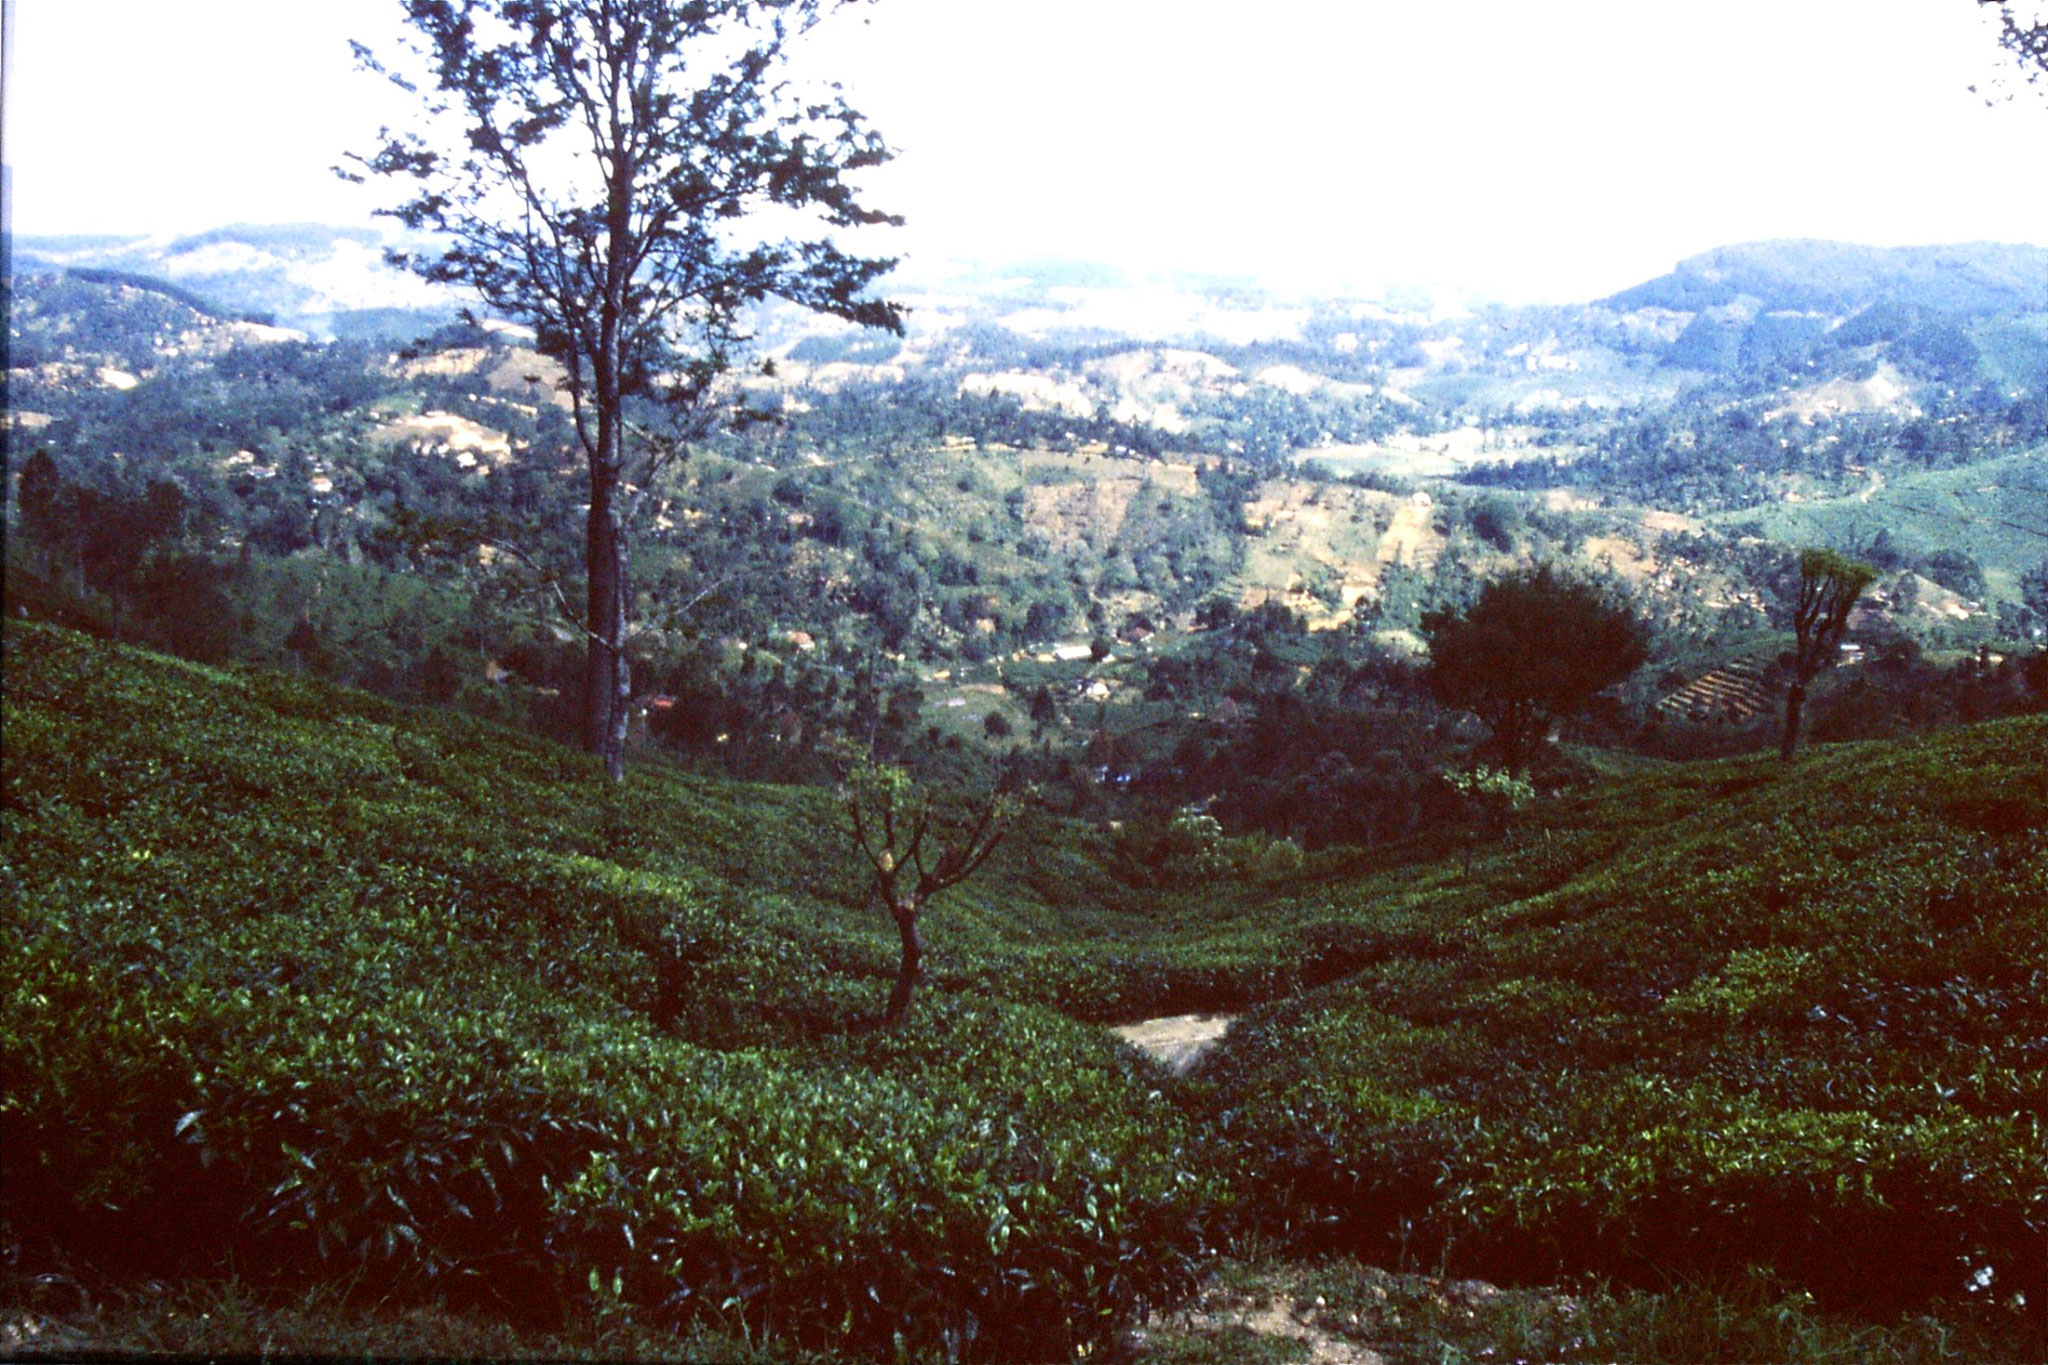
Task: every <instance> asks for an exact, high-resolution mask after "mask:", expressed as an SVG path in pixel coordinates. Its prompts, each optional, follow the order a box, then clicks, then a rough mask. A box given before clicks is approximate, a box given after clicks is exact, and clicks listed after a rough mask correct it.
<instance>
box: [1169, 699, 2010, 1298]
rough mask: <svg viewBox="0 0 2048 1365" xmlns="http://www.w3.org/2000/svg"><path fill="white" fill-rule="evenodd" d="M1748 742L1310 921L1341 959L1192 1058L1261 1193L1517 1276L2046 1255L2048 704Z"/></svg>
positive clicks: (1313, 1229)
mask: <svg viewBox="0 0 2048 1365" xmlns="http://www.w3.org/2000/svg"><path fill="white" fill-rule="evenodd" d="M1746 766H1748V765H1745V764H1742V763H1736V764H1724V765H1713V767H1711V768H1706V769H1702V770H1697V771H1696V772H1695V773H1693V774H1691V775H1687V776H1684V777H1683V778H1681V779H1680V780H1682V781H1684V782H1686V783H1693V784H1696V783H1697V782H1698V781H1699V780H1700V777H1701V776H1702V775H1703V774H1707V773H1711V772H1712V771H1714V769H1716V768H1718V769H1719V770H1721V771H1722V772H1724V773H1728V775H1729V776H1728V779H1727V780H1728V781H1729V783H1730V785H1729V789H1728V790H1727V793H1726V798H1725V799H1724V800H1723V801H1721V802H1716V803H1710V804H1707V805H1703V806H1698V807H1696V808H1695V809H1694V810H1693V811H1692V812H1691V813H1690V814H1687V815H1683V816H1681V817H1680V818H1679V819H1677V820H1676V821H1674V822H1673V823H1672V825H1671V827H1670V828H1669V829H1668V830H1667V831H1665V832H1664V834H1663V835H1662V836H1661V837H1659V838H1658V839H1656V840H1654V841H1649V842H1645V843H1643V844H1642V845H1641V846H1640V847H1637V848H1634V849H1631V848H1629V847H1627V846H1619V847H1618V851H1617V853H1616V855H1615V856H1613V857H1610V858H1607V859H1603V860H1596V861H1593V862H1591V863H1589V864H1588V865H1587V867H1586V870H1585V871H1584V872H1583V873H1580V874H1577V875H1573V876H1570V877H1568V878H1566V879H1565V880H1563V881H1562V882H1560V883H1559V884H1558V885H1556V886H1555V887H1554V888H1552V889H1548V890H1544V891H1540V892H1538V893H1537V894H1534V895H1531V896H1527V897H1526V898H1523V899H1519V900H1512V899H1511V900H1507V901H1505V902H1503V903H1500V904H1497V905H1493V906H1485V907H1481V908H1463V907H1465V906H1468V905H1469V904H1470V903H1469V902H1459V903H1457V904H1458V905H1459V906H1460V908H1457V909H1453V908H1446V909H1445V910H1444V911H1442V912H1440V919H1439V920H1438V922H1437V923H1436V924H1435V925H1434V926H1429V925H1427V924H1425V923H1420V922H1418V921H1417V920H1416V919H1415V918H1414V917H1413V916H1412V915H1410V914H1409V913H1408V911H1407V910H1405V909H1402V908H1396V907H1393V906H1391V905H1383V906H1381V907H1377V908H1375V907H1374V906H1372V905H1369V904H1368V905H1359V906H1356V907H1355V908H1354V909H1353V910H1352V911H1351V918H1350V919H1349V921H1348V925H1349V938H1350V942H1349V943H1348V944H1347V942H1346V938H1347V932H1346V931H1347V920H1346V919H1345V918H1343V917H1341V916H1339V917H1333V918H1332V919H1331V920H1329V921H1327V922H1325V923H1324V924H1322V925H1320V926H1318V927H1317V928H1316V929H1315V931H1314V935H1315V937H1316V938H1317V940H1318V942H1319V944H1320V945H1321V950H1322V951H1323V952H1324V953H1325V954H1327V955H1328V956H1329V957H1330V958H1331V959H1333V960H1337V961H1341V962H1343V963H1345V964H1347V965H1350V966H1352V967H1354V968H1355V969H1356V973H1355V975H1352V976H1350V977H1349V978H1348V979H1346V980H1344V981H1343V982H1342V983H1341V984H1339V985H1335V986H1331V987H1327V988H1325V989H1322V990H1320V991H1316V992H1311V993H1309V994H1306V995H1304V996H1301V997H1299V998H1297V999H1296V1000H1294V1001H1292V1002H1289V1003H1286V1004H1282V1005H1277V1006H1273V1007H1270V1008H1268V1009H1266V1010H1263V1011H1260V1012H1258V1013H1257V1014H1255V1015H1254V1016H1253V1018H1252V1019H1251V1020H1249V1021H1247V1022H1246V1023H1245V1024H1243V1025H1241V1026H1240V1027H1239V1028H1238V1029H1237V1030H1236V1031H1235V1032H1234V1033H1233V1034H1232V1036H1231V1039H1230V1040H1229V1042H1228V1043H1227V1044H1226V1048H1225V1050H1224V1052H1223V1054H1222V1055H1221V1056H1220V1057H1219V1058H1218V1059H1216V1061H1215V1062H1214V1063H1213V1065H1212V1066H1211V1067H1210V1068H1209V1069H1208V1071H1207V1072H1206V1075H1207V1077H1208V1079H1209V1080H1210V1082H1211V1083H1212V1084H1213V1085H1214V1086H1215V1089H1216V1100H1215V1102H1216V1104H1217V1118H1218V1121H1219V1123H1220V1124H1221V1125H1222V1127H1223V1130H1224V1133H1225V1135H1226V1137H1227V1138H1228V1140H1229V1142H1230V1143H1231V1144H1232V1145H1233V1148H1234V1151H1235V1154H1236V1158H1235V1159H1236V1160H1237V1161H1238V1162H1240V1163H1241V1171H1242V1176H1241V1183H1242V1187H1243V1188H1245V1189H1247V1190H1259V1191H1262V1192H1263V1193H1264V1195H1265V1198H1264V1200H1263V1203H1264V1214H1263V1217H1264V1219H1265V1221H1266V1222H1267V1223H1268V1224H1270V1225H1272V1226H1274V1227H1277V1228H1281V1229H1284V1230H1286V1231H1288V1232H1290V1233H1291V1235H1293V1236H1295V1237H1297V1238H1299V1239H1301V1240H1302V1241H1303V1242H1305V1243H1307V1244H1323V1245H1342V1246H1347V1247H1351V1248H1356V1249H1365V1250H1370V1251H1373V1252H1375V1253H1383V1254H1395V1253H1397V1252H1398V1251H1399V1250H1401V1249H1404V1248H1405V1249H1406V1250H1407V1251H1408V1252H1409V1253H1410V1254H1411V1255H1413V1254H1430V1255H1438V1256H1447V1257H1449V1258H1450V1259H1451V1260H1452V1262H1453V1263H1456V1264H1460V1265H1464V1266H1469V1267H1475V1268H1479V1269H1482V1270H1484V1271H1486V1272H1488V1273H1494V1274H1500V1275H1504V1276H1510V1277H1517V1278H1529V1277H1545V1276H1554V1275H1556V1274H1558V1273H1561V1272H1566V1271H1581V1272H1585V1271H1591V1272H1598V1273H1604V1274H1612V1275H1620V1276H1624V1277H1634V1278H1637V1279H1645V1280H1648V1279H1654V1278H1655V1277H1656V1276H1658V1275H1668V1274H1688V1273H1701V1272H1706V1271H1715V1272H1720V1271H1729V1270H1735V1269H1739V1268H1740V1267H1741V1266H1743V1265H1745V1264H1748V1263H1751V1262H1763V1263H1769V1264H1773V1265H1775V1266H1776V1268H1777V1269H1778V1271H1779V1272H1780V1273H1781V1274H1783V1275H1785V1276H1787V1277H1789V1278H1790V1280H1791V1281H1792V1282H1793V1283H1796V1284H1801V1285H1804V1286H1807V1287H1809V1288H1811V1289H1813V1290H1814V1291H1815V1292H1818V1293H1821V1294H1822V1295H1823V1296H1824V1297H1826V1298H1829V1299H1831V1300H1836V1301H1843V1302H1852V1301H1866V1300H1870V1299H1873V1298H1875V1299H1877V1300H1881V1301H1882V1303H1881V1305H1880V1306H1897V1305H1899V1304H1909V1303H1913V1302H1917V1301H1919V1300H1921V1299H1924V1298H1926V1297H1928V1296H1949V1297H1953V1298H1956V1299H1968V1298H1971V1297H1972V1296H1975V1297H1976V1299H1977V1300H1979V1301H1983V1300H1992V1299H1999V1298H2000V1297H2001V1296H2004V1295H2010V1294H2011V1293H2012V1292H2013V1291H2015V1290H2028V1289H2029V1287H2030V1286H2039V1285H2041V1284H2043V1283H2044V1282H2048V1133H2044V1131H2043V1130H2044V1113H2048V1003H2044V1002H2048V726H2044V725H2043V724H2042V723H2040V722H2038V721H2019V722H2009V723H2001V724H1997V725H1990V726H1984V727H1978V728H1977V729H1976V730H1973V731H1967V732H1958V733H1956V734H1952V735H1948V736H1942V737H1938V738H1935V739H1932V740H1929V741H1925V742H1922V743H1919V744H1915V745H1911V746H1898V747H1883V748H1871V749H1867V750H1861V751H1850V752H1846V753H1841V752H1838V753H1833V754H1827V755H1823V756H1821V757H1817V758H1815V759H1811V760H1809V761H1808V762H1807V763H1806V764H1804V765H1802V766H1801V767H1799V768H1797V769H1794V770H1792V771H1791V772H1788V773H1783V774H1778V775H1777V776H1776V778H1775V780H1770V781H1759V782H1752V781H1747V780H1743V779H1745V778H1746V777H1747V776H1748V774H1747V772H1746V771H1745V769H1746ZM1731 769H1732V770H1733V771H1732V772H1731V771H1730V770H1731ZM1766 771H1768V770H1766ZM1647 795H1648V797H1649V799H1651V800H1653V801H1654V800H1656V799H1657V798H1656V795H1655V792H1654V789H1653V790H1652V791H1651V792H1650V793H1648V794H1647ZM1519 863H1520V859H1519V858H1511V859H1509V860H1508V861H1507V862H1506V863H1505V864H1503V865H1501V866H1500V867H1499V870H1498V875H1499V876H1500V878H1501V879H1502V880H1503V881H1506V882H1513V881H1516V880H1518V879H1519V878H1520V876H1521V873H1520V872H1519V871H1518V866H1519ZM1986 1286H1999V1287H2000V1288H1999V1289H1998V1291H1997V1293H1990V1292H1986ZM2044 1297H2048V1296H2043V1295H2042V1294H2040V1293H2038V1292H2029V1294H2028V1311H2029V1312H2031V1313H2034V1314H2036V1315H2038V1314H2039V1313H2040V1312H2041V1307H2042V1303H2041V1301H2042V1299H2043V1298H2044Z"/></svg>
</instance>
